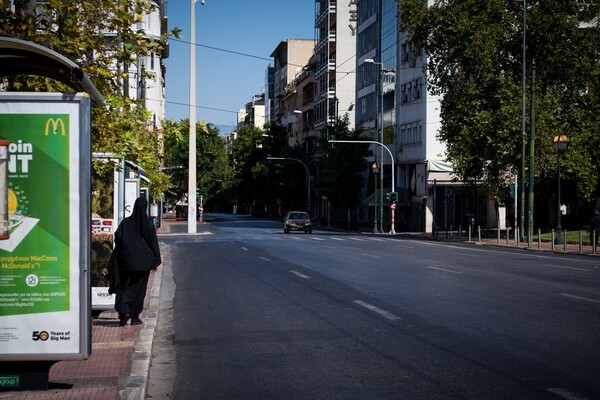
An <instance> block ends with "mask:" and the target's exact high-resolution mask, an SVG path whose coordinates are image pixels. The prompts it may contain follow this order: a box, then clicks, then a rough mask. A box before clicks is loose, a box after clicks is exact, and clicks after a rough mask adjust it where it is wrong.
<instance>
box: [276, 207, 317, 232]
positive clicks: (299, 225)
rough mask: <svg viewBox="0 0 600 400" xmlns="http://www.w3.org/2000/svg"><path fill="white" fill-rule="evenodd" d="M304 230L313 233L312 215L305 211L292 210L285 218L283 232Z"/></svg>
mask: <svg viewBox="0 0 600 400" xmlns="http://www.w3.org/2000/svg"><path fill="white" fill-rule="evenodd" d="M290 231H304V232H305V233H312V223H311V222H310V217H309V216H308V214H307V213H305V212H304V211H290V212H288V213H287V214H286V216H285V218H284V220H283V232H284V233H290Z"/></svg>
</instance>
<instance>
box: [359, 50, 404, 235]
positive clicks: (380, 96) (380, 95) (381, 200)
mask: <svg viewBox="0 0 600 400" xmlns="http://www.w3.org/2000/svg"><path fill="white" fill-rule="evenodd" d="M364 62H365V63H370V64H375V65H379V86H378V87H379V110H380V119H379V124H378V125H379V142H380V143H383V74H384V73H385V72H389V71H393V70H388V69H385V68H383V63H381V62H376V61H375V60H374V59H372V58H365V60H364ZM380 161H381V163H382V170H381V175H380V176H379V186H380V187H381V193H380V204H379V222H380V225H381V229H382V230H383V149H381V154H380ZM395 167H396V166H395V165H394V164H393V163H392V171H393V170H394V168H395ZM393 191H395V190H394V188H392V192H393ZM393 213H394V209H393V208H392V214H393ZM392 221H394V218H392ZM393 230H394V227H392V231H393Z"/></svg>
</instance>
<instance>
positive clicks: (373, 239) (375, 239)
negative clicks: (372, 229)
mask: <svg viewBox="0 0 600 400" xmlns="http://www.w3.org/2000/svg"><path fill="white" fill-rule="evenodd" d="M368 239H369V240H372V241H374V242H385V241H386V240H387V239H381V238H375V237H370V238H368Z"/></svg>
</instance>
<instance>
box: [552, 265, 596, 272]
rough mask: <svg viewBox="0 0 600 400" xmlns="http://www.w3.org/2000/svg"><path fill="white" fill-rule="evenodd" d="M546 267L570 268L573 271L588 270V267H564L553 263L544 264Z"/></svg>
mask: <svg viewBox="0 0 600 400" xmlns="http://www.w3.org/2000/svg"><path fill="white" fill-rule="evenodd" d="M542 265H543V266H545V267H550V268H560V269H570V270H572V271H584V272H587V271H588V270H587V269H583V268H574V267H563V266H562V265H553V264H542Z"/></svg>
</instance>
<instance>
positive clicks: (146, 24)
mask: <svg viewBox="0 0 600 400" xmlns="http://www.w3.org/2000/svg"><path fill="white" fill-rule="evenodd" d="M152 5H153V7H152V11H151V12H150V13H149V14H146V15H144V17H143V21H141V22H138V23H137V26H136V29H137V30H143V31H144V34H145V38H146V39H147V40H155V41H160V40H161V35H166V34H167V31H168V26H167V16H166V15H165V4H164V0H152ZM108 36H110V34H109V35H108ZM168 57H169V47H168V45H167V46H166V47H165V48H164V50H163V51H162V52H161V53H160V54H158V53H151V54H150V55H148V56H145V57H140V58H138V59H136V60H135V62H134V63H132V64H131V65H128V66H126V67H125V71H126V72H127V74H126V78H125V79H124V81H123V92H124V94H125V95H126V96H129V97H130V98H132V99H136V100H137V99H140V100H143V104H144V107H145V108H146V109H147V110H148V111H150V113H151V120H150V124H151V126H152V127H153V128H154V129H160V128H161V127H162V121H164V119H165V75H166V68H165V65H164V60H165V59H166V58H168ZM148 73H149V77H146V76H145V75H146V74H148Z"/></svg>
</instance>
